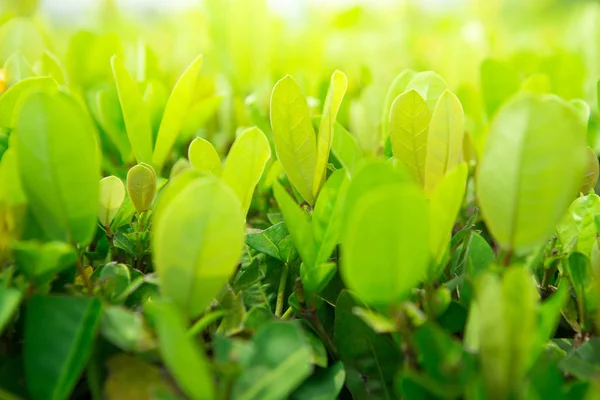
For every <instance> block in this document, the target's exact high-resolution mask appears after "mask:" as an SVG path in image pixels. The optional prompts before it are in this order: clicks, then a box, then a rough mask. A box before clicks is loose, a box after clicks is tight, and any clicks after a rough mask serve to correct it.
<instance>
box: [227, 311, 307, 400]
mask: <svg viewBox="0 0 600 400" xmlns="http://www.w3.org/2000/svg"><path fill="white" fill-rule="evenodd" d="M253 342H254V344H255V347H256V350H255V351H254V353H253V356H252V357H251V358H250V360H248V364H247V367H246V369H245V370H244V372H243V373H242V375H241V376H240V377H239V378H238V380H237V381H236V382H235V384H234V386H233V391H232V398H233V399H236V400H278V399H285V398H288V397H289V395H290V393H291V392H292V391H293V390H294V389H296V388H297V387H298V386H299V385H300V383H302V381H303V380H304V379H306V378H307V377H308V376H309V375H310V373H311V371H312V366H311V364H310V359H311V351H310V347H309V346H308V343H307V342H306V339H305V338H304V335H303V334H302V331H301V329H300V326H299V325H296V324H294V323H283V322H272V323H269V324H265V325H263V326H262V327H261V328H260V329H259V330H258V332H256V334H255V335H254V338H253Z"/></svg>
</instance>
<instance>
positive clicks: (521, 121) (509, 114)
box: [476, 95, 587, 250]
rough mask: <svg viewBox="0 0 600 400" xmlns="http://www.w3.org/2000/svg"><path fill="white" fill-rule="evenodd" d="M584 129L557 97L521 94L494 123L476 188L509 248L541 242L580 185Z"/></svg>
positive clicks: (489, 222) (494, 231)
mask: <svg viewBox="0 0 600 400" xmlns="http://www.w3.org/2000/svg"><path fill="white" fill-rule="evenodd" d="M585 137H586V133H585V127H584V126H583V125H582V124H581V121H580V119H579V117H578V116H577V112H576V111H575V110H574V109H573V107H572V106H571V105H569V104H567V103H566V102H564V101H562V100H560V99H558V98H556V97H539V96H533V95H522V96H519V97H517V98H515V99H513V100H512V101H510V102H509V103H507V104H506V105H505V106H503V107H502V109H501V110H499V111H498V113H497V115H496V118H495V119H494V121H493V122H492V125H491V127H490V132H489V137H488V140H487V144H486V148H485V151H484V155H483V159H482V160H481V163H480V165H479V167H478V170H477V177H476V190H477V195H478V198H479V204H480V206H481V211H482V214H483V217H484V219H485V221H486V223H487V225H488V227H489V229H490V231H491V232H492V234H493V235H494V237H495V238H496V240H498V242H499V243H500V245H501V246H502V247H504V248H505V249H514V250H525V249H529V248H532V247H533V246H536V245H538V244H540V243H542V242H543V241H544V240H545V239H546V238H547V237H548V236H549V235H550V234H551V232H552V230H553V229H554V227H555V226H556V224H557V223H558V221H559V220H560V218H561V217H562V216H563V214H564V212H565V210H566V209H567V207H568V205H569V203H570V202H571V201H572V199H573V197H574V196H575V195H576V193H577V189H579V187H580V185H581V180H582V176H583V173H584V170H585V165H586V160H587V158H586V154H585V151H586V148H585Z"/></svg>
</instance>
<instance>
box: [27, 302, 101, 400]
mask: <svg viewBox="0 0 600 400" xmlns="http://www.w3.org/2000/svg"><path fill="white" fill-rule="evenodd" d="M101 311H102V303H101V302H100V300H98V299H96V298H86V297H63V296H41V295H34V296H32V297H31V298H30V299H29V301H28V304H27V310H26V313H25V346H24V350H23V351H24V361H25V378H26V380H27V387H28V389H29V392H30V394H31V396H32V398H34V399H39V400H49V399H51V400H59V399H64V400H66V399H68V398H69V397H70V394H71V391H72V390H73V388H74V387H75V384H76V383H77V381H78V380H79V377H80V375H81V373H82V371H83V368H84V366H85V364H86V362H87V360H88V358H89V356H90V353H91V351H92V345H93V341H94V338H95V335H96V331H97V329H98V325H99V323H100V316H101Z"/></svg>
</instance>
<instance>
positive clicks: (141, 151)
mask: <svg viewBox="0 0 600 400" xmlns="http://www.w3.org/2000/svg"><path fill="white" fill-rule="evenodd" d="M110 62H111V65H112V71H113V76H114V78H115V84H116V85H117V92H118V94H119V103H121V110H122V111H123V119H124V120H125V128H126V129H127V137H129V142H130V143H131V148H132V150H133V154H134V155H135V159H136V160H137V162H145V163H151V162H152V126H151V125H150V116H149V115H148V110H147V109H146V106H145V105H144V101H143V100H142V94H141V92H140V88H139V87H138V83H137V82H136V81H135V80H134V79H133V78H132V77H131V75H130V74H129V72H127V70H126V69H125V66H124V65H123V62H122V61H121V60H120V59H119V58H118V57H117V56H113V58H112V59H111V60H110Z"/></svg>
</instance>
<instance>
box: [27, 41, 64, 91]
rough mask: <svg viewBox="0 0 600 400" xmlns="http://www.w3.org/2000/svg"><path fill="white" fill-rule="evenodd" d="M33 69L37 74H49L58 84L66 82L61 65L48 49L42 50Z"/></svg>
mask: <svg viewBox="0 0 600 400" xmlns="http://www.w3.org/2000/svg"><path fill="white" fill-rule="evenodd" d="M34 69H35V71H36V73H37V75H38V76H50V77H52V78H54V80H55V81H56V82H57V83H58V84H59V85H65V84H66V83H67V79H66V74H65V71H64V69H63V67H62V66H61V65H60V61H59V60H58V58H57V57H56V56H55V55H54V54H52V53H51V52H49V51H48V50H46V51H44V53H43V54H42V57H41V58H40V60H39V61H38V63H37V64H36V65H35V67H34Z"/></svg>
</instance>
